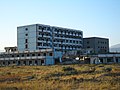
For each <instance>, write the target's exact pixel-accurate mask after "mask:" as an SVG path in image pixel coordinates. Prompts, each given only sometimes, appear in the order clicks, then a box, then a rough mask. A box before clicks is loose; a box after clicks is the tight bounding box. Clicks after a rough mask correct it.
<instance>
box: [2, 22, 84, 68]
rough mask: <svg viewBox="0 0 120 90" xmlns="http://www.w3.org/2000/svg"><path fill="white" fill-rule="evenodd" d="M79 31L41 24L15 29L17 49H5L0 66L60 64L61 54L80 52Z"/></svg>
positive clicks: (80, 33) (80, 40)
mask: <svg viewBox="0 0 120 90" xmlns="http://www.w3.org/2000/svg"><path fill="white" fill-rule="evenodd" d="M82 40H83V32H82V31H80V30H74V29H67V28H61V27H54V26H49V25H42V24H33V25H26V26H20V27H18V28H17V47H5V51H6V52H3V53H0V65H1V66H7V65H11V64H16V65H53V64H55V63H57V62H61V58H62V54H63V52H66V51H69V50H80V49H81V48H82V45H83V41H82Z"/></svg>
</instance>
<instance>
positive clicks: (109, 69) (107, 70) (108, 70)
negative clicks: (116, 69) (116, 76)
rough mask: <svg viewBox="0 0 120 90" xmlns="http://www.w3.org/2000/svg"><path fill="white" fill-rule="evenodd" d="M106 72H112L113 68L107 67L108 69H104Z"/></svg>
mask: <svg viewBox="0 0 120 90" xmlns="http://www.w3.org/2000/svg"><path fill="white" fill-rule="evenodd" d="M103 70H104V71H105V72H110V71H112V68H111V67H107V68H104V69H103Z"/></svg>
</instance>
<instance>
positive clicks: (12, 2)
mask: <svg viewBox="0 0 120 90" xmlns="http://www.w3.org/2000/svg"><path fill="white" fill-rule="evenodd" d="M29 24H46V25H51V26H58V27H65V28H71V29H77V30H82V31H83V37H103V38H109V42H110V46H112V45H115V44H119V43H120V0H0V50H3V49H4V47H9V46H17V27H18V26H24V25H29Z"/></svg>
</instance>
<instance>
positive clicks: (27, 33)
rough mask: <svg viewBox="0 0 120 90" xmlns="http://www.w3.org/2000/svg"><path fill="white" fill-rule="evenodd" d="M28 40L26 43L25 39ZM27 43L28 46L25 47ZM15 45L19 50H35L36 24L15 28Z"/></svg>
mask: <svg viewBox="0 0 120 90" xmlns="http://www.w3.org/2000/svg"><path fill="white" fill-rule="evenodd" d="M26 39H27V40H28V42H27V43H26V41H25V40H26ZM26 45H28V48H26ZM17 46H18V50H19V51H24V50H30V51H33V50H36V25H30V26H23V27H18V28H17Z"/></svg>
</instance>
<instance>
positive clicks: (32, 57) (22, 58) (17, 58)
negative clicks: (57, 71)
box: [0, 56, 46, 60]
mask: <svg viewBox="0 0 120 90" xmlns="http://www.w3.org/2000/svg"><path fill="white" fill-rule="evenodd" d="M44 58H46V57H45V56H30V57H9V58H0V60H26V59H28V60H31V59H44Z"/></svg>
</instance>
